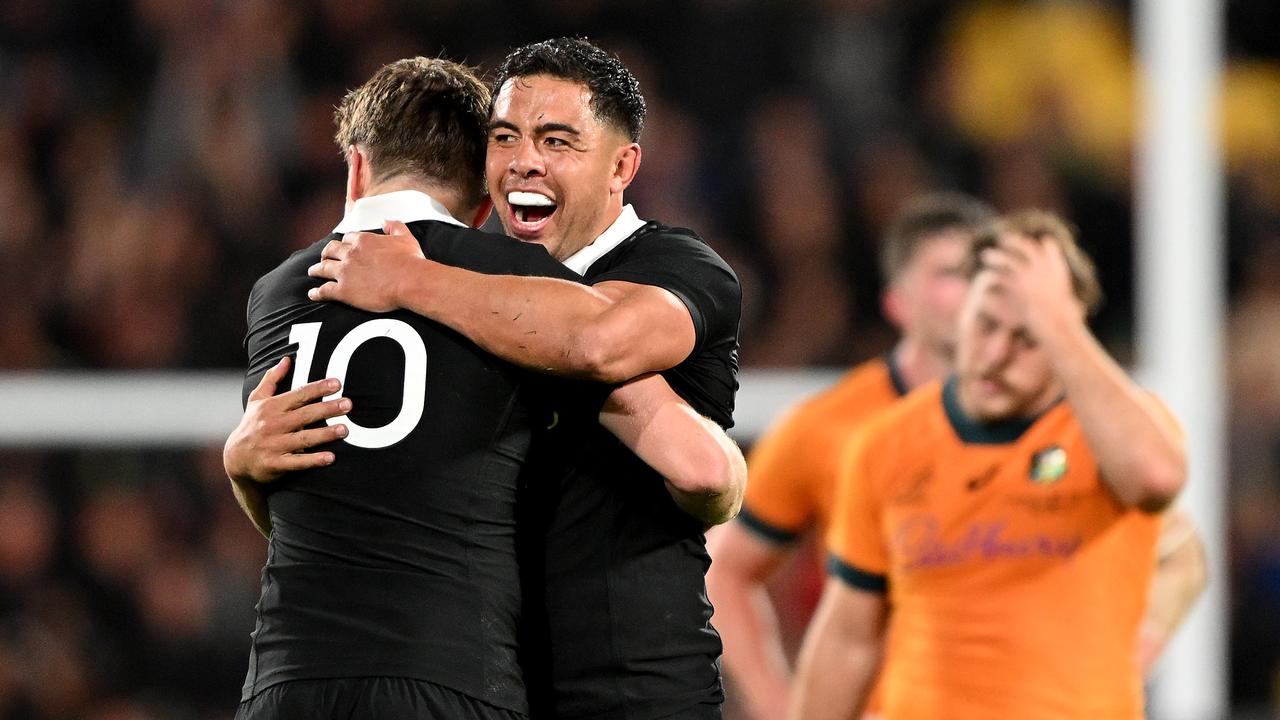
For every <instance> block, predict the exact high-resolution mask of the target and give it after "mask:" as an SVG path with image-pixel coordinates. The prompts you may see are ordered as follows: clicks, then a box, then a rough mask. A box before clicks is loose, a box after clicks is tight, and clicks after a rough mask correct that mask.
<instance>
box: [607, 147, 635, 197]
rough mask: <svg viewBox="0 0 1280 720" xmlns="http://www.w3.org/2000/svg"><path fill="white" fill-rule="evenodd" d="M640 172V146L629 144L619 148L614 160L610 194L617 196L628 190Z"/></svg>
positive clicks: (610, 178) (610, 177) (610, 179)
mask: <svg viewBox="0 0 1280 720" xmlns="http://www.w3.org/2000/svg"><path fill="white" fill-rule="evenodd" d="M639 171H640V145H639V144H638V143H627V144H625V145H622V146H620V147H619V148H618V150H617V152H616V153H615V154H614V158H613V174H612V175H610V176H609V192H611V193H614V194H617V193H620V192H622V191H623V190H626V189H627V186H628V185H630V184H631V181H632V180H635V179H636V173H637V172H639Z"/></svg>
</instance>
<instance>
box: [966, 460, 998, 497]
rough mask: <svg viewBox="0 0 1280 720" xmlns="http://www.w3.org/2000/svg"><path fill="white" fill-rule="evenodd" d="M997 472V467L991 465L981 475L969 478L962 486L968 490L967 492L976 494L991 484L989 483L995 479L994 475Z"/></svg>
mask: <svg viewBox="0 0 1280 720" xmlns="http://www.w3.org/2000/svg"><path fill="white" fill-rule="evenodd" d="M999 470H1000V466H999V465H992V466H991V467H989V468H987V469H986V470H983V471H982V472H981V473H979V474H977V475H974V476H973V477H971V478H969V481H968V482H966V483H965V485H964V486H965V487H966V488H968V490H969V492H977V491H979V490H981V489H982V488H984V487H986V486H987V485H989V484H991V481H992V480H995V479H996V473H997V472H999Z"/></svg>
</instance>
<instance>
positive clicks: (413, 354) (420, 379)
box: [289, 318, 427, 448]
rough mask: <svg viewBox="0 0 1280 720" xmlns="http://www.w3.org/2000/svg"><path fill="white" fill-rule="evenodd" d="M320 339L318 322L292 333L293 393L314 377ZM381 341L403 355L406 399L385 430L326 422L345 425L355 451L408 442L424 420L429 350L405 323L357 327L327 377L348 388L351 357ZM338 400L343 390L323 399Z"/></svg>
mask: <svg viewBox="0 0 1280 720" xmlns="http://www.w3.org/2000/svg"><path fill="white" fill-rule="evenodd" d="M319 337H320V323H318V322H315V323H299V324H297V325H294V326H293V327H292V328H290V329H289V342H292V343H297V344H298V362H297V366H296V367H295V368H294V370H293V389H294V390H296V389H298V388H299V387H301V386H302V385H305V384H306V382H307V377H308V376H310V375H311V363H312V361H314V360H315V354H316V341H317V339H318V338H319ZM379 337H385V338H388V339H391V340H394V341H395V342H396V344H397V345H399V346H400V349H401V350H403V351H404V399H403V401H402V402H401V404H400V414H399V415H396V417H395V419H394V420H392V421H391V422H389V423H387V424H386V425H383V426H382V427H374V428H368V427H364V426H363V425H357V424H356V423H354V422H352V421H351V420H350V419H349V418H348V417H347V416H346V415H340V416H338V417H334V418H329V419H328V420H326V421H325V422H327V423H328V424H330V425H337V424H338V423H342V424H344V425H346V426H347V429H348V430H350V431H351V432H349V433H348V434H347V437H346V441H347V442H349V443H351V444H352V445H355V446H356V447H362V448H384V447H387V446H388V445H392V444H394V443H397V442H400V441H401V440H403V439H405V437H407V436H408V435H409V433H410V432H412V431H413V428H414V427H416V426H417V424H418V421H419V420H421V419H422V406H423V403H424V402H425V400H426V393H427V348H426V346H425V345H423V344H422V338H421V337H419V336H418V333H417V332H415V331H414V329H413V327H411V326H410V325H409V324H408V323H406V322H404V321H402V320H392V319H389V318H378V319H377V320H369V321H367V322H363V323H361V324H359V325H357V326H356V327H355V328H354V329H352V330H351V332H349V333H347V334H346V336H345V337H343V338H342V340H340V341H338V346H337V347H335V348H334V349H333V355H332V356H331V357H330V358H329V367H328V369H327V370H326V371H325V377H335V378H338V381H339V382H341V383H342V384H343V387H345V386H346V384H347V365H348V364H349V363H350V362H351V355H352V354H353V353H354V352H355V351H356V348H358V347H360V346H361V345H363V344H364V343H365V342H366V341H368V340H372V339H374V338H379ZM339 397H342V390H341V389H339V390H338V392H336V393H333V394H332V395H326V396H325V398H324V399H325V400H326V401H328V400H333V399H335V398H339Z"/></svg>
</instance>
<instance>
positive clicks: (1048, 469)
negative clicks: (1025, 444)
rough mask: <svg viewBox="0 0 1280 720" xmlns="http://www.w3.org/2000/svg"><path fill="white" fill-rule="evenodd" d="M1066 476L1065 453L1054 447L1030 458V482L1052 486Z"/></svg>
mask: <svg viewBox="0 0 1280 720" xmlns="http://www.w3.org/2000/svg"><path fill="white" fill-rule="evenodd" d="M1066 474H1067V451H1066V450H1063V449H1062V448H1060V447H1058V446H1057V445H1054V446H1052V447H1047V448H1045V449H1044V450H1041V451H1040V452H1038V453H1036V454H1035V455H1032V456H1031V482H1033V483H1035V484H1037V485H1052V484H1053V483H1056V482H1058V481H1059V480H1061V479H1062V476H1063V475H1066Z"/></svg>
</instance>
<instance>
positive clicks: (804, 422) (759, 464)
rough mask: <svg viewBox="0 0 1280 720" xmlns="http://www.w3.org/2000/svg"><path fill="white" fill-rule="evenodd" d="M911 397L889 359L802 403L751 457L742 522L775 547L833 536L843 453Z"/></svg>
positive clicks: (866, 365) (864, 366)
mask: <svg viewBox="0 0 1280 720" xmlns="http://www.w3.org/2000/svg"><path fill="white" fill-rule="evenodd" d="M905 393H906V385H905V383H904V382H903V381H902V378H901V376H900V375H899V374H898V371H897V367H896V366H895V365H894V363H893V360H892V356H886V357H882V358H876V359H874V360H868V361H867V362H864V363H862V364H861V365H858V366H857V367H855V368H853V369H852V370H850V371H849V372H847V373H845V375H844V376H843V377H842V378H841V379H840V380H839V381H838V382H837V383H836V384H835V385H833V386H832V387H830V388H828V389H827V390H824V391H823V392H821V393H819V394H818V395H815V396H814V397H813V398H810V399H809V400H806V401H805V402H803V403H801V404H800V405H798V406H797V407H796V408H795V409H794V410H792V411H791V412H790V413H788V414H787V416H786V417H785V418H783V420H782V421H781V422H780V423H779V424H778V425H777V427H775V428H773V429H772V430H770V431H769V432H767V433H765V434H764V435H763V436H761V437H760V439H759V440H757V441H756V443H755V445H754V446H753V447H752V449H751V452H750V453H749V454H748V456H747V469H748V477H749V478H750V481H749V482H748V483H747V494H746V497H745V498H744V500H743V503H742V512H741V513H740V514H739V515H738V518H739V520H741V521H742V523H743V525H745V526H746V527H747V528H748V529H750V530H751V531H752V532H754V533H755V534H756V535H758V536H760V537H762V538H763V539H765V540H768V541H770V542H775V543H778V542H787V541H790V540H794V539H795V538H797V537H799V536H800V535H802V534H803V533H804V532H805V531H807V530H809V529H810V528H813V527H816V528H817V529H818V531H819V532H825V530H826V527H827V521H828V519H829V517H830V513H831V508H832V501H831V496H832V494H833V493H834V492H835V483H836V475H837V474H838V469H839V459H840V452H841V449H842V448H844V447H845V445H846V444H847V443H848V441H849V436H850V434H852V433H853V431H854V430H855V429H857V427H858V426H859V425H860V424H861V423H862V421H863V420H865V419H866V418H868V417H870V416H871V415H873V414H875V413H877V412H879V411H881V410H883V409H885V408H887V407H889V406H890V405H892V404H893V403H895V402H897V401H898V400H899V399H900V398H901V397H902V396H903V395H904V394H905Z"/></svg>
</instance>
